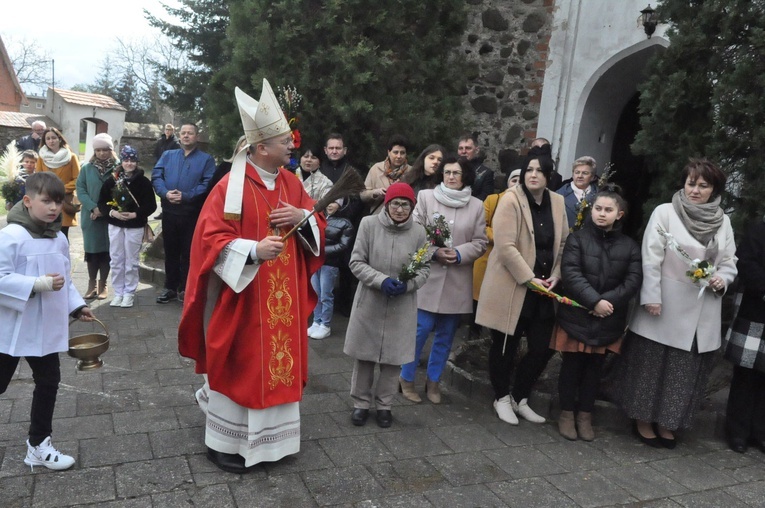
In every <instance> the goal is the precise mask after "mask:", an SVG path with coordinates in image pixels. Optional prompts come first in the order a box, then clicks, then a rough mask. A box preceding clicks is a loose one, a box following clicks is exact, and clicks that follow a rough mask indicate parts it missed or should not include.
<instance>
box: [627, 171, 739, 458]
mask: <svg viewBox="0 0 765 508" xmlns="http://www.w3.org/2000/svg"><path fill="white" fill-rule="evenodd" d="M725 179H726V177H725V173H723V172H722V171H721V170H720V168H718V167H717V166H716V165H715V164H713V163H711V162H709V161H708V160H705V159H690V161H689V163H688V164H687V165H686V166H685V169H684V170H683V174H682V182H683V188H682V189H680V190H678V191H677V192H676V193H675V195H674V196H673V197H672V202H671V203H665V204H663V205H660V206H658V207H657V208H656V209H655V210H654V211H653V213H652V214H651V219H650V220H649V221H648V226H647V227H646V230H645V235H644V236H643V248H642V256H643V286H642V288H641V290H640V307H639V308H638V309H637V310H636V312H635V315H634V316H633V318H632V321H631V322H630V324H629V329H630V332H629V333H628V334H627V338H626V340H625V344H624V347H623V350H622V363H621V368H620V370H619V376H618V378H617V388H616V390H615V393H616V394H617V398H618V401H619V402H620V404H621V406H622V409H623V410H624V412H625V413H626V414H627V416H628V417H630V418H632V419H634V420H635V428H634V431H635V433H636V434H637V437H638V439H640V440H641V441H642V442H643V443H645V444H647V445H649V446H653V447H659V446H664V447H666V448H674V447H675V436H674V431H675V430H677V429H682V428H689V427H690V426H691V424H692V422H693V416H694V414H695V412H696V410H697V409H698V407H699V404H700V403H701V401H702V400H703V398H704V394H705V390H706V384H707V379H708V377H709V371H710V369H711V366H712V360H713V357H714V352H715V351H716V350H717V349H718V348H719V347H720V342H721V336H720V321H721V311H722V298H721V297H722V295H723V294H724V293H725V288H726V287H728V285H729V284H730V283H731V282H733V279H734V278H735V277H736V273H737V270H736V245H735V243H734V239H733V230H732V228H731V225H730V220H729V219H728V217H727V216H726V215H725V213H723V211H722V209H721V208H720V194H721V193H722V191H723V189H725ZM660 229H661V230H662V231H665V232H667V233H668V234H670V235H671V236H672V238H673V239H674V240H675V241H676V242H677V244H678V245H679V246H680V247H681V248H682V249H683V250H684V251H685V252H686V253H688V255H689V256H690V257H691V258H692V259H699V260H708V261H709V262H710V263H711V264H712V265H714V266H715V267H716V271H715V273H714V274H713V275H712V276H711V277H709V278H708V283H707V282H694V281H693V280H691V278H690V277H689V276H688V275H687V274H686V272H687V271H688V270H689V269H690V267H689V264H688V262H687V261H686V260H684V259H682V258H681V257H680V256H678V255H677V254H676V252H673V251H675V249H673V248H672V247H671V245H670V244H668V239H667V237H666V236H664V235H662V234H660V232H659V230H660ZM700 291H701V292H700Z"/></svg>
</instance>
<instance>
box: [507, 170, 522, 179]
mask: <svg viewBox="0 0 765 508" xmlns="http://www.w3.org/2000/svg"><path fill="white" fill-rule="evenodd" d="M521 173H522V171H521V170H520V169H514V170H512V171H511V172H510V176H508V177H507V179H508V180H509V179H511V178H513V177H516V176H518V177H520V176H521Z"/></svg>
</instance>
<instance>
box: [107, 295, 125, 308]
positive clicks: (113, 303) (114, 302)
mask: <svg viewBox="0 0 765 508" xmlns="http://www.w3.org/2000/svg"><path fill="white" fill-rule="evenodd" d="M109 307H122V297H121V296H115V297H114V298H113V299H112V301H111V302H110V303H109Z"/></svg>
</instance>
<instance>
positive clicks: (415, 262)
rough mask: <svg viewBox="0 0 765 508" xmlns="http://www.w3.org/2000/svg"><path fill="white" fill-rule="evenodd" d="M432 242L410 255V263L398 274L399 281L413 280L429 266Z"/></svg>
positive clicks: (402, 267) (403, 266)
mask: <svg viewBox="0 0 765 508" xmlns="http://www.w3.org/2000/svg"><path fill="white" fill-rule="evenodd" d="M429 251H430V242H427V243H426V244H425V245H423V246H422V247H420V248H419V249H417V250H416V251H415V252H413V253H411V254H410V255H409V262H408V263H406V264H404V265H402V266H401V271H400V272H399V274H398V280H400V281H401V282H406V281H408V280H412V279H414V278H415V277H417V275H418V274H419V273H420V271H421V270H422V268H423V267H424V266H425V265H426V264H428V260H429V259H430V256H429V255H428V253H429Z"/></svg>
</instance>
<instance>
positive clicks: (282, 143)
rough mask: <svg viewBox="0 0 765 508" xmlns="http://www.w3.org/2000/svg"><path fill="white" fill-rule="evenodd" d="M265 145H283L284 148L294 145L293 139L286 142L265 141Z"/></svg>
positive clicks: (287, 139)
mask: <svg viewBox="0 0 765 508" xmlns="http://www.w3.org/2000/svg"><path fill="white" fill-rule="evenodd" d="M263 144H264V145H282V146H290V145H291V144H292V138H291V137H289V138H286V139H285V140H284V141H265V142H263Z"/></svg>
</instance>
